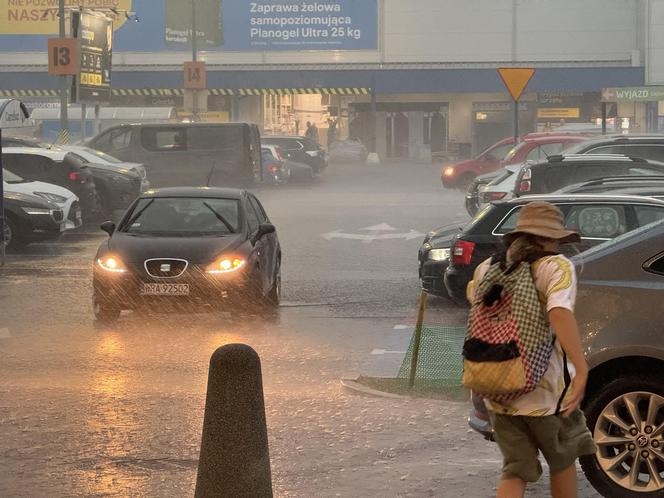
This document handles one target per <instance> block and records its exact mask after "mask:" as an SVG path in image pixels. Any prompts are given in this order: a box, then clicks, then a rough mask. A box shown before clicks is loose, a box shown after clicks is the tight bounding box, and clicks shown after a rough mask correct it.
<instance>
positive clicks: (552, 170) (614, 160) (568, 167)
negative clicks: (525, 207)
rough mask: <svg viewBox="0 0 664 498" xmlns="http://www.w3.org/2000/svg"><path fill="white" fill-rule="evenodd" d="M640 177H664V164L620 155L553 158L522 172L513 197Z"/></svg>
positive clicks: (528, 167)
mask: <svg viewBox="0 0 664 498" xmlns="http://www.w3.org/2000/svg"><path fill="white" fill-rule="evenodd" d="M638 175H664V163H659V162H655V161H648V160H646V159H642V158H639V157H628V156H621V155H617V154H616V155H597V156H596V155H592V154H584V155H564V156H551V157H550V158H549V159H548V160H546V161H544V162H540V163H536V164H527V165H526V166H524V167H523V168H522V169H521V171H520V172H519V173H518V176H517V180H516V187H515V191H514V194H515V196H517V197H518V196H521V195H530V194H546V193H549V192H555V191H557V190H560V189H562V188H563V187H566V186H568V185H572V184H575V183H581V182H585V181H588V180H594V179H596V178H607V177H611V176H638Z"/></svg>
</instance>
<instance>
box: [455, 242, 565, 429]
mask: <svg viewBox="0 0 664 498" xmlns="http://www.w3.org/2000/svg"><path fill="white" fill-rule="evenodd" d="M490 266H491V260H490V259H488V260H486V261H484V262H483V263H482V264H481V265H479V266H478V267H477V268H476V269H475V274H474V275H473V280H472V281H471V282H470V283H469V284H468V291H467V295H468V297H469V298H472V297H473V295H474V292H475V289H476V287H477V284H479V282H480V281H481V280H482V278H484V275H485V274H486V272H487V271H488V269H489V267H490ZM533 277H534V280H535V288H536V289H537V291H538V292H539V294H540V296H542V298H543V300H545V303H546V311H547V312H548V311H551V310H552V309H554V308H565V309H568V310H570V311H574V303H575V301H576V272H575V271H574V265H573V264H572V262H571V261H570V260H569V259H567V258H566V257H565V256H562V255H557V256H546V257H544V258H542V259H540V260H538V261H537V262H535V264H534V265H533ZM554 333H555V331H554ZM563 359H564V356H563V351H562V348H561V347H560V343H559V342H558V341H556V342H555V346H554V349H553V354H552V355H551V360H550V361H549V368H548V369H547V371H546V373H545V374H544V376H543V377H542V379H541V380H540V382H539V383H538V384H537V387H535V389H534V390H533V391H531V392H529V393H528V394H524V395H523V396H520V397H519V398H517V399H514V400H510V401H508V402H504V403H496V402H495V401H489V400H485V401H484V403H485V404H486V406H487V409H489V410H491V411H493V412H495V413H500V414H503V415H525V416H531V417H543V416H546V415H554V414H555V413H556V408H557V406H558V400H559V399H560V396H561V395H562V393H563V391H564V389H565V376H564V368H563ZM567 365H568V369H569V373H570V376H571V378H574V374H575V370H574V366H573V365H572V364H571V363H569V362H568V363H567ZM568 394H569V389H568ZM562 406H565V402H563V404H562Z"/></svg>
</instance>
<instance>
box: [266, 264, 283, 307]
mask: <svg viewBox="0 0 664 498" xmlns="http://www.w3.org/2000/svg"><path fill="white" fill-rule="evenodd" d="M266 302H267V304H268V305H269V306H272V307H275V308H276V307H277V306H279V303H280V302H281V260H278V261H277V268H276V270H275V275H274V283H273V284H272V288H271V289H270V292H268V294H267V299H266Z"/></svg>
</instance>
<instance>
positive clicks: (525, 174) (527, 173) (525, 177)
mask: <svg viewBox="0 0 664 498" xmlns="http://www.w3.org/2000/svg"><path fill="white" fill-rule="evenodd" d="M532 177H533V170H531V169H530V168H526V169H524V170H523V176H522V177H521V179H522V180H530V179H531V178H532Z"/></svg>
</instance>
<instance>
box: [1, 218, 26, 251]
mask: <svg viewBox="0 0 664 498" xmlns="http://www.w3.org/2000/svg"><path fill="white" fill-rule="evenodd" d="M25 245H26V242H25V241H24V240H23V239H22V238H21V236H20V234H19V231H18V229H17V228H16V223H14V221H13V220H12V219H11V218H9V217H8V216H5V249H7V250H8V251H14V250H16V249H20V248H21V247H24V246H25Z"/></svg>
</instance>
